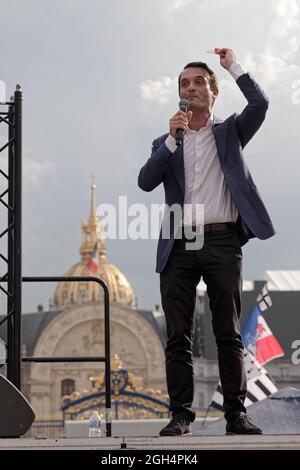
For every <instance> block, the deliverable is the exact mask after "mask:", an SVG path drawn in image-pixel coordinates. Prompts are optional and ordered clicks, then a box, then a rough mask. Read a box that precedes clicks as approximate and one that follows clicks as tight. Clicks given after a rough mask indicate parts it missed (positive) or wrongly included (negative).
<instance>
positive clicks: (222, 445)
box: [0, 435, 300, 452]
mask: <svg viewBox="0 0 300 470" xmlns="http://www.w3.org/2000/svg"><path fill="white" fill-rule="evenodd" d="M122 448H123V449H122ZM125 449H126V450H131V451H136V450H143V451H145V450H146V451H147V450H148V451H150V450H162V451H168V450H176V451H179V450H184V451H187V450H193V449H194V450H198V451H199V450H300V435H276V436H271V435H267V436H196V437H176V438H173V437H145V438H143V437H137V438H134V437H128V438H118V437H112V438H106V437H105V438H59V439H31V438H20V439H0V451H1V450H96V451H99V452H101V451H104V450H105V451H107V450H114V451H116V450H125Z"/></svg>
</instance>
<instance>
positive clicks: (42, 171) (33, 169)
mask: <svg viewBox="0 0 300 470" xmlns="http://www.w3.org/2000/svg"><path fill="white" fill-rule="evenodd" d="M6 142H7V140H6V139H5V138H4V137H0V148H1V147H2V146H3V145H4V144H5V143H6ZM4 152H5V153H3V154H2V153H1V154H0V168H1V169H2V170H3V171H4V172H5V173H7V172H8V158H7V150H5V151H4ZM27 152H28V151H27ZM54 167H55V164H54V162H51V161H49V160H37V159H35V158H33V157H24V158H23V168H22V170H23V184H29V185H30V187H31V186H35V187H39V186H40V184H41V181H42V179H43V178H44V177H45V176H47V175H48V174H49V172H52V171H53V169H54ZM4 187H6V179H5V180H4V177H2V178H1V183H0V188H1V189H3V188H4Z"/></svg>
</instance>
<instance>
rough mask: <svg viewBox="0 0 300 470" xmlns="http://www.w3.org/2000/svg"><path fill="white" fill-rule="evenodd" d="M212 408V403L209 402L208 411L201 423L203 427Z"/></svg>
mask: <svg viewBox="0 0 300 470" xmlns="http://www.w3.org/2000/svg"><path fill="white" fill-rule="evenodd" d="M210 408H211V404H209V405H208V407H207V409H206V413H205V416H204V418H203V421H202V423H201V427H202V426H204V424H205V421H206V418H207V415H208V413H209V410H210Z"/></svg>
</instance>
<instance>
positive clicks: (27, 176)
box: [23, 157, 55, 186]
mask: <svg viewBox="0 0 300 470" xmlns="http://www.w3.org/2000/svg"><path fill="white" fill-rule="evenodd" d="M54 167H55V165H54V162H50V161H48V160H43V161H41V160H35V159H34V158H28V157H27V158H24V163H23V174H24V181H25V182H26V183H31V184H33V185H34V186H40V184H41V180H42V179H43V178H44V177H45V176H47V175H48V174H49V172H52V171H53V169H54Z"/></svg>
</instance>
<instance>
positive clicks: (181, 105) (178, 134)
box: [175, 100, 190, 147]
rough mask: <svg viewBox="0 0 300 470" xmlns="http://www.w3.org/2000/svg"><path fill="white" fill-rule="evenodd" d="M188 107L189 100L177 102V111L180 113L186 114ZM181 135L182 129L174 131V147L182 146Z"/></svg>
mask: <svg viewBox="0 0 300 470" xmlns="http://www.w3.org/2000/svg"><path fill="white" fill-rule="evenodd" d="M189 107H190V102H189V100H180V101H179V109H180V111H183V112H184V113H187V112H188V110H189ZM183 133H184V129H176V134H175V140H176V145H177V147H179V145H182V144H183Z"/></svg>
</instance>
